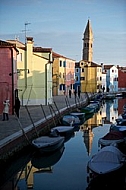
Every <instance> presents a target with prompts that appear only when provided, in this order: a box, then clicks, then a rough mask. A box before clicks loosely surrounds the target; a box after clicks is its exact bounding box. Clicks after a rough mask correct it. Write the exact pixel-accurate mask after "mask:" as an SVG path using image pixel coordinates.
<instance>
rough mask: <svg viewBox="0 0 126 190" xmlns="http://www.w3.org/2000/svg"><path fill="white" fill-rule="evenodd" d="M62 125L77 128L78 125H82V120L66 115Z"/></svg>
mask: <svg viewBox="0 0 126 190" xmlns="http://www.w3.org/2000/svg"><path fill="white" fill-rule="evenodd" d="M61 123H62V125H71V126H77V125H80V123H81V120H80V119H79V117H77V116H73V115H65V116H63V117H62V119H61Z"/></svg>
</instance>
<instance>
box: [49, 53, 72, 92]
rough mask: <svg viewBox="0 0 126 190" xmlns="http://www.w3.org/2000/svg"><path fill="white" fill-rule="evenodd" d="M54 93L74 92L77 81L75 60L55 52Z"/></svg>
mask: <svg viewBox="0 0 126 190" xmlns="http://www.w3.org/2000/svg"><path fill="white" fill-rule="evenodd" d="M52 77H53V95H54V96H55V95H64V94H66V95H67V94H68V91H69V90H71V91H72V92H73V88H74V83H75V60H72V59H69V58H67V57H65V56H62V55H60V54H58V53H55V52H53V74H52Z"/></svg>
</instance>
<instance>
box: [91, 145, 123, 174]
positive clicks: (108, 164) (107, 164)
mask: <svg viewBox="0 0 126 190" xmlns="http://www.w3.org/2000/svg"><path fill="white" fill-rule="evenodd" d="M125 162H126V155H125V154H123V153H122V152H121V151H120V150H119V149H118V148H117V147H115V146H111V145H110V146H105V147H103V148H102V149H100V150H99V151H98V153H96V154H95V155H94V156H92V158H91V159H90V160H89V161H88V164H87V166H88V168H89V169H90V170H91V171H92V172H94V173H95V174H97V175H103V174H109V173H111V172H113V171H116V170H118V169H120V168H121V167H123V166H124V164H125Z"/></svg>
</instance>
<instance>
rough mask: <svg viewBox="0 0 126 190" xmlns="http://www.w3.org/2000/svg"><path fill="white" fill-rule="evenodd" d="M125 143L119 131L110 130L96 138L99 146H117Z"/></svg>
mask: <svg viewBox="0 0 126 190" xmlns="http://www.w3.org/2000/svg"><path fill="white" fill-rule="evenodd" d="M122 143H125V139H124V135H123V133H122V132H120V131H110V132H109V133H107V134H106V135H105V136H103V137H102V138H100V139H99V140H98V145H99V147H101V148H102V147H104V146H109V145H111V144H113V145H117V147H118V146H119V144H122Z"/></svg>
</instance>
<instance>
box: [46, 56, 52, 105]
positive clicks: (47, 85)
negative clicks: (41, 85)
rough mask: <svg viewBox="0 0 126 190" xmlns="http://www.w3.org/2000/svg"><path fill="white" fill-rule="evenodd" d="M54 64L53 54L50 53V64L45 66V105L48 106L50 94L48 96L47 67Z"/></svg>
mask: <svg viewBox="0 0 126 190" xmlns="http://www.w3.org/2000/svg"><path fill="white" fill-rule="evenodd" d="M51 63H52V60H51V53H49V61H48V63H46V64H45V105H48V102H47V97H48V94H47V86H48V85H47V79H48V77H47V65H48V64H51Z"/></svg>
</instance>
